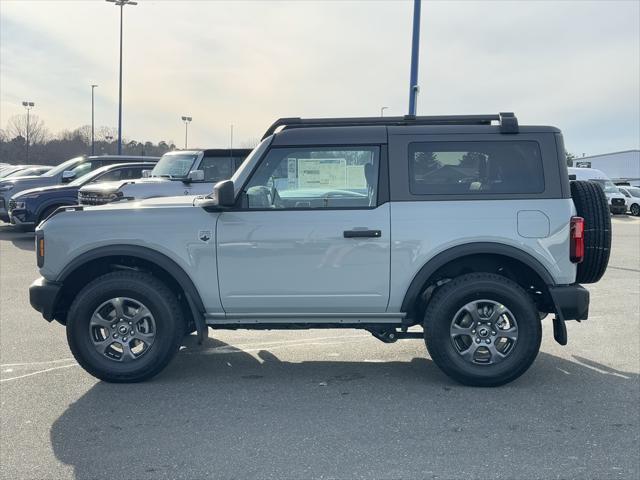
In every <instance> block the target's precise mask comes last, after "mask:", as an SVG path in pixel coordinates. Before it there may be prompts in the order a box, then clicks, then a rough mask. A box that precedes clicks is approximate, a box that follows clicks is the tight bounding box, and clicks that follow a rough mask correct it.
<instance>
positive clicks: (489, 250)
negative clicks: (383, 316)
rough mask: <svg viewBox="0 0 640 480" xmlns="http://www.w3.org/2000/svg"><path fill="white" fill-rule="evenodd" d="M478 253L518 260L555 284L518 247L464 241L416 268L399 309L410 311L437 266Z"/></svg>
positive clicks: (543, 270) (540, 265)
mask: <svg viewBox="0 0 640 480" xmlns="http://www.w3.org/2000/svg"><path fill="white" fill-rule="evenodd" d="M478 254H491V255H502V256H505V257H509V258H512V259H514V260H517V261H520V262H522V263H524V264H525V265H527V266H528V267H530V268H531V269H532V270H533V271H534V272H535V273H536V274H537V275H538V276H539V277H540V278H541V279H542V280H543V281H544V283H545V284H546V285H555V281H554V280H553V277H552V276H551V274H550V273H549V271H548V270H547V269H546V268H545V267H544V265H542V264H541V263H540V262H539V261H538V260H536V259H535V258H534V257H532V256H531V255H529V254H528V253H526V252H523V251H522V250H520V249H517V248H515V247H512V246H510V245H504V244H501V243H492V242H476V243H465V244H462V245H458V246H455V247H451V248H449V249H448V250H445V251H443V252H440V253H438V254H437V255H436V256H435V257H433V258H431V259H430V260H429V261H428V262H427V263H425V264H424V265H423V266H422V268H421V269H420V270H418V273H416V275H415V276H414V277H413V280H412V281H411V284H409V288H408V289H407V291H406V293H405V295H404V299H403V300H402V306H401V308H400V310H401V311H402V312H407V313H410V312H411V310H412V308H413V305H415V301H416V300H417V298H418V296H419V295H420V293H421V292H422V288H423V287H424V285H425V283H426V282H427V280H428V279H429V277H431V275H433V274H434V273H435V272H436V271H437V270H438V269H439V268H441V267H443V266H444V265H446V264H447V263H449V262H451V261H452V260H455V259H457V258H460V257H466V256H468V255H478Z"/></svg>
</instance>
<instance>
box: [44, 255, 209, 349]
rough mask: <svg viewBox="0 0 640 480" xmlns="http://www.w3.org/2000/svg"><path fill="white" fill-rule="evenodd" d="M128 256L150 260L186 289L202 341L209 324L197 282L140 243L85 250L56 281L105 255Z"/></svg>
mask: <svg viewBox="0 0 640 480" xmlns="http://www.w3.org/2000/svg"><path fill="white" fill-rule="evenodd" d="M114 256H127V257H135V258H139V259H141V260H145V261H148V262H150V263H153V264H155V265H157V266H158V267H160V268H162V269H163V270H165V271H166V272H167V273H168V274H169V275H171V276H172V277H173V279H174V280H175V281H176V282H177V283H178V285H180V287H181V288H182V290H183V291H184V294H185V297H186V300H187V303H188V305H189V309H190V310H191V313H192V315H193V320H194V323H195V325H196V330H197V332H198V341H199V342H200V343H202V341H203V340H204V338H205V337H206V334H207V325H206V323H205V320H204V314H205V308H204V303H203V302H202V298H201V297H200V294H199V293H198V290H197V289H196V286H195V284H194V283H193V281H192V280H191V278H190V277H189V275H187V273H186V272H185V271H184V269H183V268H182V267H181V266H180V265H178V264H177V263H176V262H175V261H174V260H172V259H171V258H169V257H167V256H166V255H165V254H163V253H160V252H158V251H156V250H153V249H151V248H147V247H142V246H139V245H126V244H122V245H106V246H104V247H98V248H95V249H93V250H89V251H87V252H84V253H82V254H80V255H78V256H77V257H75V258H74V259H73V260H71V262H69V263H68V264H67V265H66V266H65V267H64V269H63V270H62V271H61V272H60V274H58V276H57V278H56V280H55V281H56V282H58V283H64V280H65V279H66V278H67V277H68V276H69V275H70V274H71V273H72V272H74V271H76V270H77V269H78V268H79V267H81V266H82V265H84V264H86V263H88V262H91V261H93V260H98V259H100V258H105V257H114Z"/></svg>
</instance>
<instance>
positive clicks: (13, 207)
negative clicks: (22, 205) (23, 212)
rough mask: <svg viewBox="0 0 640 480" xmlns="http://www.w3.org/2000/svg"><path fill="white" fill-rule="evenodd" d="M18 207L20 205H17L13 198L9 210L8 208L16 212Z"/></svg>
mask: <svg viewBox="0 0 640 480" xmlns="http://www.w3.org/2000/svg"><path fill="white" fill-rule="evenodd" d="M17 206H18V205H17V204H16V201H15V200H14V199H13V198H12V199H11V200H9V208H7V210H8V211H11V210H15V209H16V207H17Z"/></svg>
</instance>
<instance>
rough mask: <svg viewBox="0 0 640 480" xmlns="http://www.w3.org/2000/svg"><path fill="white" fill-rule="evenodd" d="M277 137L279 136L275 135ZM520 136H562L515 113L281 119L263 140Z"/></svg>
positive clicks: (553, 128) (326, 141) (305, 140)
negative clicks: (522, 120)
mask: <svg viewBox="0 0 640 480" xmlns="http://www.w3.org/2000/svg"><path fill="white" fill-rule="evenodd" d="M276 133H277V134H276ZM451 133H455V134H464V133H474V134H517V133H561V132H560V130H559V129H558V128H556V127H551V126H534V125H527V126H520V125H519V124H518V119H517V118H516V116H515V115H514V114H513V113H510V112H507V113H504V112H503V113H498V114H489V115H441V116H424V117H412V116H408V115H407V116H404V117H357V118H309V119H304V118H280V119H278V120H276V121H275V122H274V123H273V124H272V125H271V126H270V127H269V129H268V130H267V131H266V132H265V134H264V136H263V139H264V138H267V137H268V136H270V135H272V134H276V135H275V138H274V140H273V141H274V145H277V144H281V145H285V144H287V143H290V144H294V143H296V142H300V143H308V142H314V141H315V142H318V143H319V144H329V143H332V142H335V141H347V142H359V143H362V142H365V143H366V142H376V143H378V142H386V139H387V136H388V135H401V134H411V135H418V134H422V135H424V134H451Z"/></svg>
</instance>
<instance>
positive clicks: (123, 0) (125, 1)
mask: <svg viewBox="0 0 640 480" xmlns="http://www.w3.org/2000/svg"><path fill="white" fill-rule="evenodd" d="M107 2H110V3H115V4H116V5H117V6H118V7H120V81H119V90H118V155H121V154H122V12H123V10H124V6H125V5H137V4H138V2H133V1H131V0H107Z"/></svg>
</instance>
